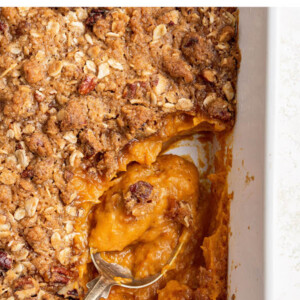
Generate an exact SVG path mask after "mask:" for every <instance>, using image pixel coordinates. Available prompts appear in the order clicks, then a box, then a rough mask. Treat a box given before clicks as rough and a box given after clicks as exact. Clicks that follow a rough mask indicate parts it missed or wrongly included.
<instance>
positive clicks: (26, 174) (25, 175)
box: [21, 168, 34, 178]
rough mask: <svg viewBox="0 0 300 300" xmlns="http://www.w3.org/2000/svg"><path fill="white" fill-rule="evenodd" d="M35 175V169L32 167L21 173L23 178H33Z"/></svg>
mask: <svg viewBox="0 0 300 300" xmlns="http://www.w3.org/2000/svg"><path fill="white" fill-rule="evenodd" d="M33 175H34V171H33V170H32V169H31V168H27V169H25V170H24V171H23V172H22V173H21V177H22V178H31V177H33Z"/></svg>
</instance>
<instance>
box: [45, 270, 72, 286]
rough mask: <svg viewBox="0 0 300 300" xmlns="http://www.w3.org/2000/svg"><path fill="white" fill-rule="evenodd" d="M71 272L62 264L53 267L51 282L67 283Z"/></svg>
mask: <svg viewBox="0 0 300 300" xmlns="http://www.w3.org/2000/svg"><path fill="white" fill-rule="evenodd" d="M70 277H71V272H70V271H69V270H67V269H66V268H64V267H62V266H55V267H52V268H51V278H50V282H51V283H58V284H64V285H65V284H67V283H68V282H69V280H70Z"/></svg>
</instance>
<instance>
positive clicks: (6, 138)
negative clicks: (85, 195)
mask: <svg viewBox="0 0 300 300" xmlns="http://www.w3.org/2000/svg"><path fill="white" fill-rule="evenodd" d="M236 37H237V12H236V9H232V8H179V9H175V8H111V9H108V8H72V9H71V8H58V9H54V8H11V7H10V8H1V9H0V107H1V109H0V120H1V123H0V160H1V164H0V204H1V205H0V270H1V274H2V275H1V276H0V298H1V299H10V297H14V298H15V299H26V298H28V297H32V296H34V297H37V299H56V297H59V295H65V297H73V298H76V297H77V295H79V294H80V293H81V290H80V287H78V286H75V287H74V282H76V278H77V276H78V274H77V268H76V266H77V264H78V263H79V260H80V253H79V251H78V250H77V249H76V248H75V247H74V238H75V237H76V234H77V233H76V231H75V230H74V220H75V219H76V218H77V217H78V216H80V214H81V211H80V210H79V209H78V208H77V207H75V206H73V205H72V203H73V201H74V200H75V199H77V194H76V192H75V191H74V190H73V189H72V187H71V186H70V184H69V183H70V181H71V179H72V177H73V175H74V170H75V168H78V167H82V168H85V169H86V170H87V171H90V173H91V174H92V173H93V172H95V173H98V174H101V175H103V176H105V174H106V173H109V174H113V173H114V172H115V171H116V168H117V163H116V159H117V156H118V153H119V152H120V151H121V150H122V149H123V148H124V147H125V146H126V145H127V144H128V143H130V142H131V141H132V140H135V139H144V138H146V137H149V136H151V135H154V134H156V133H157V132H158V131H159V130H160V128H162V127H164V125H165V123H164V122H165V118H166V116H167V115H170V114H183V113H185V114H189V115H192V116H194V115H197V114H200V115H203V116H206V117H207V118H210V119H217V120H219V121H220V122H222V123H224V125H225V127H226V128H230V127H231V126H232V125H233V123H234V114H235V86H236V75H237V68H238V64H239V51H238V47H237V43H236V39H237V38H236ZM11 299H12V298H11Z"/></svg>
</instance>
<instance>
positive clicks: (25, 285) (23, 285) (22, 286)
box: [13, 276, 34, 291]
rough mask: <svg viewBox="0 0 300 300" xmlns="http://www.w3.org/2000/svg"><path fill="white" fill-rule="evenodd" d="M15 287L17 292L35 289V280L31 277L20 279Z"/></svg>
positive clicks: (15, 283)
mask: <svg viewBox="0 0 300 300" xmlns="http://www.w3.org/2000/svg"><path fill="white" fill-rule="evenodd" d="M13 287H14V290H15V291H20V290H27V289H31V288H33V287H34V281H33V278H31V277H30V276H23V277H20V278H18V279H17V280H16V281H15V282H14V285H13Z"/></svg>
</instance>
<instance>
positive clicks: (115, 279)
mask: <svg viewBox="0 0 300 300" xmlns="http://www.w3.org/2000/svg"><path fill="white" fill-rule="evenodd" d="M187 236H188V233H187V231H185V230H184V231H183V233H182V234H181V237H180V239H179V243H178V244H177V246H176V248H175V249H174V252H173V256H172V257H171V259H170V261H169V262H168V264H167V265H165V266H164V267H163V269H162V271H161V272H160V273H158V274H156V275H153V276H149V277H147V278H142V279H135V278H134V277H133V276H132V273H131V271H130V270H129V269H128V268H125V267H122V266H120V265H118V264H115V263H108V262H107V261H105V260H104V259H103V258H102V257H101V254H100V253H93V249H91V257H92V261H93V263H94V265H95V267H96V269H97V271H98V272H99V274H100V276H98V277H96V278H95V279H93V280H92V281H90V282H88V283H87V285H86V286H87V288H88V293H87V295H86V297H85V298H84V299H85V300H98V299H101V298H104V299H107V297H108V296H109V293H110V290H111V288H112V286H114V285H118V286H122V287H125V288H128V289H140V288H144V287H146V286H149V285H151V284H153V283H154V282H156V281H158V280H159V279H160V278H161V277H162V276H164V274H165V273H166V272H167V271H168V270H169V269H170V267H171V265H172V264H173V263H174V261H175V259H176V257H177V255H178V253H179V252H180V251H181V249H182V246H183V244H184V242H185V241H186V239H187Z"/></svg>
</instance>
